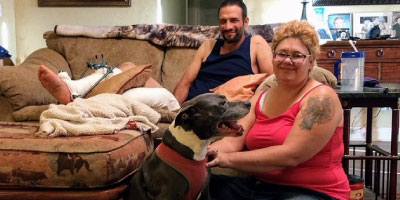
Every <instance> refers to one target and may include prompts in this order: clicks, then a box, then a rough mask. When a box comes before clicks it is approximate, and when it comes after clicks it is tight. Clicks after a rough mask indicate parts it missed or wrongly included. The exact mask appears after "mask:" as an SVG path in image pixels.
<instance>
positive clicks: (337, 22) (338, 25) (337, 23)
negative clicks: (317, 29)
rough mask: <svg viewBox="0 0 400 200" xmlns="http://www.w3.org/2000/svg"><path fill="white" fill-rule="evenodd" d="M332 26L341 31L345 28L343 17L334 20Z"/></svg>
mask: <svg viewBox="0 0 400 200" xmlns="http://www.w3.org/2000/svg"><path fill="white" fill-rule="evenodd" d="M333 25H334V26H335V28H338V29H342V28H345V27H346V22H345V21H344V18H343V17H340V16H339V17H336V18H335V20H333Z"/></svg>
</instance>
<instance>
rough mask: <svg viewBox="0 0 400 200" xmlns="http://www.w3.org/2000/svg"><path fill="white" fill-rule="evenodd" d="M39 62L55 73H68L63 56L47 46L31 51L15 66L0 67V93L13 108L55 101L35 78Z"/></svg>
mask: <svg viewBox="0 0 400 200" xmlns="http://www.w3.org/2000/svg"><path fill="white" fill-rule="evenodd" d="M41 64H44V65H46V66H47V67H48V68H49V69H50V70H52V71H53V72H56V73H57V72H58V71H59V70H64V71H66V72H68V73H70V70H69V67H68V64H67V63H66V61H65V60H64V58H63V57H62V56H61V55H60V54H58V53H57V52H55V51H54V50H51V49H47V48H44V49H39V50H37V51H35V52H33V53H32V54H31V55H29V56H28V57H27V58H26V59H25V60H24V62H23V63H22V64H20V65H19V66H17V67H13V66H11V67H7V66H6V67H0V74H1V75H0V93H1V94H3V95H4V96H5V97H7V98H9V100H10V103H11V104H12V106H13V109H14V110H17V109H20V108H22V107H24V106H28V105H43V104H50V103H55V102H56V100H55V99H54V98H53V97H52V96H51V95H50V94H49V93H48V92H47V90H46V89H44V88H43V87H42V85H41V84H40V81H39V80H38V78H37V70H38V69H39V66H40V65H41Z"/></svg>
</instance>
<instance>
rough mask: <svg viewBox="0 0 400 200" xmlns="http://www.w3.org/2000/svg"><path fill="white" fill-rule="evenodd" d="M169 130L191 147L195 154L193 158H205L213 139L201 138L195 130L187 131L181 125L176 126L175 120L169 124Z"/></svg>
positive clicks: (180, 141) (182, 142)
mask: <svg viewBox="0 0 400 200" xmlns="http://www.w3.org/2000/svg"><path fill="white" fill-rule="evenodd" d="M168 129H169V131H170V132H171V134H172V136H174V137H175V139H176V140H177V141H178V142H179V143H181V144H183V145H185V146H187V147H188V148H190V149H191V150H192V151H193V153H194V155H193V160H197V161H200V160H204V159H205V158H206V155H207V147H208V145H210V144H211V142H212V140H211V139H209V140H201V139H200V138H199V137H198V136H197V135H196V134H195V133H194V132H193V131H185V130H184V129H183V128H182V127H181V126H176V127H175V121H173V122H172V123H171V125H170V126H169V128H168Z"/></svg>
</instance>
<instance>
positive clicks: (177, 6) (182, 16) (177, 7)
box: [161, 0, 186, 24]
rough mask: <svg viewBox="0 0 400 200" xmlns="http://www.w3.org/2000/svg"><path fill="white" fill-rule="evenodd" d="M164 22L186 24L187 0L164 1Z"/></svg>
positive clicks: (162, 2) (162, 4) (162, 3)
mask: <svg viewBox="0 0 400 200" xmlns="http://www.w3.org/2000/svg"><path fill="white" fill-rule="evenodd" d="M161 6H162V22H163V23H168V24H186V0H162V1H161Z"/></svg>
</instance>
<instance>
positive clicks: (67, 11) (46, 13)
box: [0, 0, 157, 63]
mask: <svg viewBox="0 0 400 200" xmlns="http://www.w3.org/2000/svg"><path fill="white" fill-rule="evenodd" d="M2 1H3V2H4V1H7V2H8V1H10V0H0V2H2ZM12 1H14V0H12ZM14 5H15V27H16V41H17V48H16V51H17V57H16V61H17V63H20V62H22V61H23V60H24V59H25V58H26V57H27V56H28V55H29V54H31V53H32V52H33V51H35V50H37V49H39V48H43V47H45V46H46V44H45V40H44V39H43V33H44V32H46V31H49V30H53V29H54V26H55V25H57V24H74V25H91V26H96V25H131V24H144V23H149V24H154V23H156V22H157V0H131V6H130V7H38V1H37V0H15V3H14Z"/></svg>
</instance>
